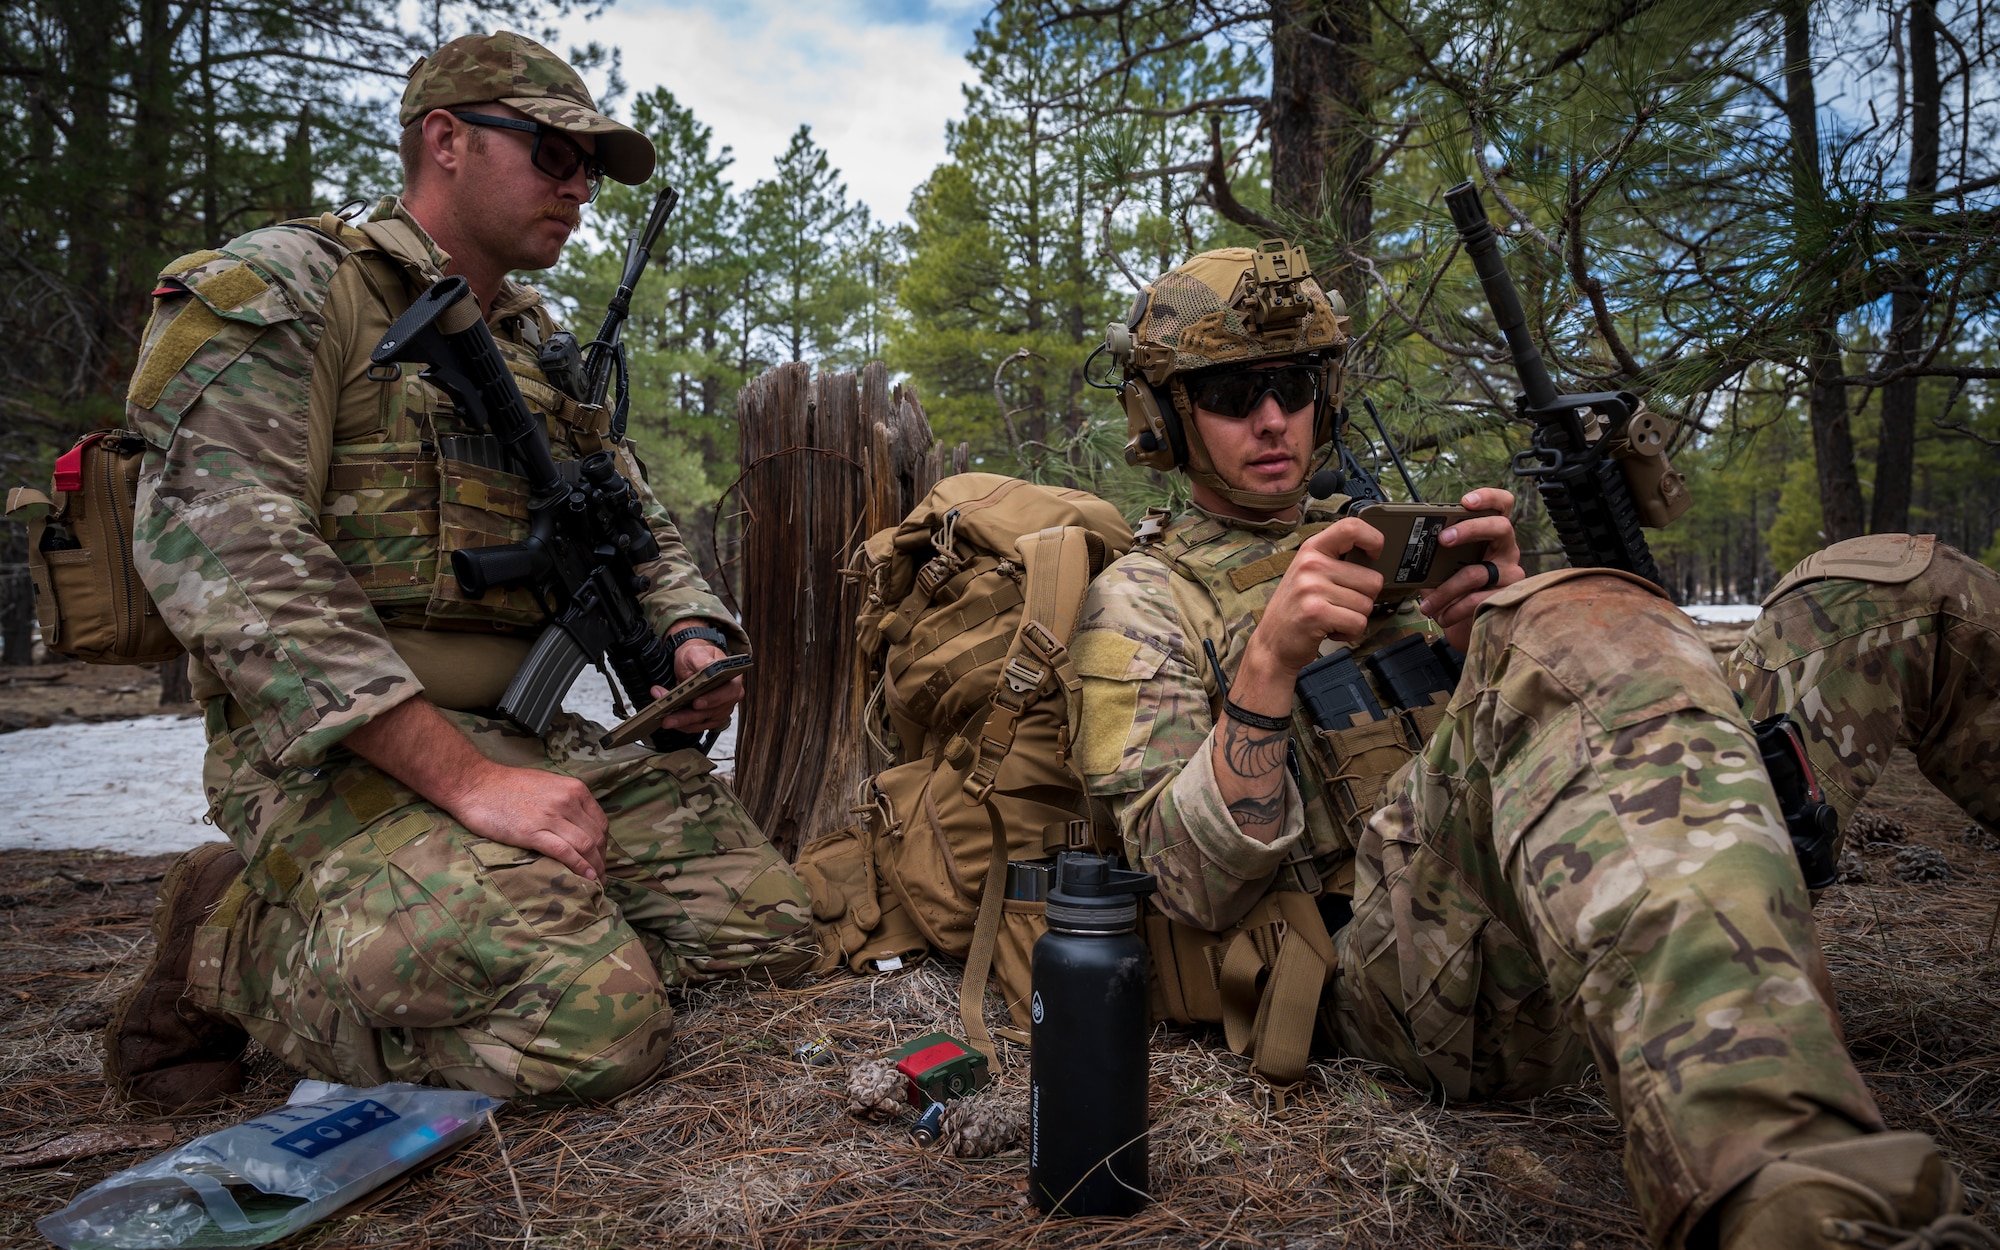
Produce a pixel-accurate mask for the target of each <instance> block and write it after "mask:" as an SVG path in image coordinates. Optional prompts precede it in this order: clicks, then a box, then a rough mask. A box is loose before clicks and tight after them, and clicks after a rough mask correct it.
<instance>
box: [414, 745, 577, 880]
mask: <svg viewBox="0 0 2000 1250" xmlns="http://www.w3.org/2000/svg"><path fill="white" fill-rule="evenodd" d="M484 763H485V767H483V768H478V769H475V770H474V776H472V777H469V778H467V784H465V785H464V786H463V787H461V788H459V789H458V791H457V792H456V793H454V794H451V795H449V796H447V797H446V799H445V800H443V801H439V802H438V806H440V807H442V808H444V809H445V810H446V811H448V812H450V813H451V814H452V816H453V817H455V818H456V819H457V820H458V823H460V824H462V825H464V826H465V827H466V828H467V829H470V830H471V831H472V832H474V833H476V834H478V835H479V836H480V837H482V838H490V839H491V840H493V841H495V842H504V843H506V844H507V845H508V846H518V847H520V848H521V849H522V850H524V851H539V852H540V853H542V854H543V855H547V856H549V857H550V858H551V859H557V860H560V861H562V864H563V866H564V867H566V868H568V869H569V870H570V871H571V872H574V873H576V874H578V875H580V876H584V877H588V878H590V879H591V880H593V881H602V880H604V835H605V829H606V827H607V826H608V824H609V821H608V820H607V819H606V817H605V815H604V809H603V808H601V807H599V806H598V805H597V800H596V799H594V798H592V797H591V796H590V788H589V787H588V786H586V785H584V784H583V783H582V782H581V781H578V780H577V779H576V778H574V777H565V776H563V775H562V774H561V773H550V772H543V771H542V770H541V769H538V768H510V767H508V766H507V765H505V764H495V763H493V762H492V761H490V760H487V761H484Z"/></svg>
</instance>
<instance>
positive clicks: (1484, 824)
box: [1071, 500, 1882, 1244]
mask: <svg viewBox="0 0 2000 1250" xmlns="http://www.w3.org/2000/svg"><path fill="white" fill-rule="evenodd" d="M1335 502H1336V503H1337V502H1338V500H1336V501H1335ZM1327 520H1328V517H1327V515H1326V514H1325V513H1323V512H1319V511H1317V510H1314V511H1311V512H1309V513H1308V516H1307V520H1306V523H1305V524H1302V525H1300V526H1298V527H1296V528H1295V527H1293V526H1290V525H1286V524H1282V523H1267V524H1265V525H1261V526H1260V525H1254V524H1251V523H1248V522H1242V521H1236V520H1231V519H1228V518H1223V517H1219V516H1209V515H1205V514H1201V513H1200V512H1199V511H1198V510H1197V511H1196V512H1193V513H1190V514H1188V515H1186V516H1183V517H1182V518H1180V519H1178V520H1177V521H1175V522H1174V523H1173V524H1172V525H1170V526H1169V527H1168V528H1167V530H1166V532H1165V534H1164V535H1163V537H1162V538H1161V539H1160V540H1159V541H1158V542H1156V543H1154V544H1152V545H1151V546H1150V547H1148V548H1142V549H1140V550H1138V551H1135V552H1133V553H1132V554H1130V555H1127V556H1126V557H1124V558H1123V559H1121V560H1119V561H1118V562H1117V563H1116V564H1114V565H1113V566H1112V567H1111V568H1110V570H1108V571H1107V573H1106V574H1105V575H1104V576H1103V577H1101V578H1100V579H1099V580H1098V581H1097V582H1096V583H1095V584H1094V585H1093V586H1092V588H1091V591H1090V596H1089V599H1088V600H1087V601H1086V603H1085V607H1084V615H1083V620H1082V623H1081V625H1080V626H1079V628H1078V631H1077V634H1076V636H1075V640H1074V642H1073V643H1072V648H1071V649H1072V653H1073V655H1075V656H1076V658H1077V668H1078V672H1079V673H1080V674H1081V675H1082V677H1083V692H1082V704H1083V713H1082V722H1081V723H1082V730H1081V733H1080V736H1079V742H1078V757H1077V758H1078V763H1079V766H1080V768H1081V770H1082V771H1083V772H1084V774H1085V780H1086V782H1087V784H1088V786H1089V788H1090V790H1091V792H1092V793H1093V794H1096V795H1098V796H1101V797H1102V798H1103V799H1104V800H1105V801H1106V802H1107V803H1108V804H1109V806H1110V807H1111V809H1112V810H1113V811H1114V812H1115V814H1116V817H1117V820H1118V824H1119V829H1120V832H1121V834H1122V836H1123V839H1124V845H1125V850H1126V853H1127V855H1128V856H1129V857H1131V858H1132V859H1133V860H1134V861H1135V862H1138V863H1142V864H1143V865H1144V866H1145V867H1146V868H1147V870H1148V871H1151V872H1153V873H1154V874H1156V876H1157V877H1158V878H1159V881H1160V893H1159V903H1160V906H1161V907H1162V908H1163V909H1164V910H1165V911H1166V912H1168V913H1169V914H1170V915H1172V916H1173V917H1175V918H1176V919H1178V920H1181V921H1183V922H1185V923H1188V924H1191V925H1194V926H1197V927H1199V928H1203V929H1210V930H1214V929H1220V928H1225V927H1227V926H1229V925H1232V924H1234V923H1236V922H1237V921H1238V920H1240V919H1241V918H1242V917H1243V916H1244V915H1245V913H1246V912H1247V911H1248V910H1249V909H1250V908H1251V907H1252V905H1253V904H1254V903H1256V902H1257V900H1258V899H1259V898H1260V897H1261V896H1263V895H1264V894H1265V893H1266V892H1267V891H1269V890H1272V889H1273V888H1280V889H1282V888H1296V887H1295V886H1292V885H1291V883H1290V881H1289V879H1288V876H1287V875H1286V874H1281V873H1280V867H1281V865H1283V864H1285V862H1286V861H1287V860H1290V859H1295V858H1297V853H1298V849H1299V848H1300V847H1301V846H1304V847H1306V848H1308V849H1309V851H1310V856H1311V860H1312V866H1313V870H1314V871H1313V873H1312V877H1313V878H1316V879H1317V880H1318V881H1319V882H1323V883H1325V886H1326V888H1328V889H1329V890H1331V891H1336V892H1344V891H1346V890H1348V889H1350V888H1351V892H1352V899H1353V903H1352V907H1353V919H1352V921H1351V922H1350V923H1348V924H1346V925H1345V926H1344V927H1342V928H1340V929H1339V930H1338V931H1337V932H1336V933H1335V935H1334V948H1335V954H1336V964H1337V970H1336V972H1335V973H1334V975H1333V977H1332V979H1331V980H1330V981H1329V982H1328V984H1327V988H1326V992H1325V994H1324V995H1323V997H1322V1000H1321V1010H1322V1020H1323V1022H1324V1024H1325V1025H1326V1028H1327V1031H1328V1032H1329V1033H1331V1034H1332V1035H1333V1039H1334V1041H1335V1042H1336V1044H1337V1045H1338V1047H1339V1048H1340V1049H1341V1050H1342V1051H1344V1052H1346V1053H1350V1054H1356V1055H1361V1056H1365V1057H1367V1058H1370V1059H1374V1060H1376V1061H1379V1062H1382V1063H1387V1064H1390V1065H1393V1066H1395V1067H1397V1068H1398V1069H1400V1070H1401V1071H1403V1072H1404V1073H1406V1074H1407V1075H1408V1076H1409V1078H1410V1079H1411V1080H1413V1081H1415V1082H1417V1083H1418V1084H1420V1085H1423V1086H1425V1087H1427V1088H1429V1089H1431V1090H1432V1091H1434V1092H1435V1093H1436V1094H1438V1095H1439V1096H1441V1097H1444V1098H1447V1099H1463V1098H1520V1097H1527V1096H1530V1095H1533V1094H1535V1093H1538V1092H1540V1091H1542V1090H1546V1089H1548V1088H1550V1087H1551V1086H1553V1085H1557V1084H1560V1083H1563V1082H1566V1081H1570V1080H1574V1079H1576V1078H1577V1077H1578V1076H1579V1075H1580V1074H1581V1073H1582V1072H1583V1070H1584V1069H1585V1067H1586V1066H1587V1065H1589V1064H1591V1063H1595V1064H1596V1065H1597V1066H1598V1067H1599V1069H1600V1070H1601V1071H1602V1072H1603V1073H1604V1076H1605V1085H1606V1088H1607V1090H1608V1091H1609V1092H1610V1094H1611V1096H1612V1098H1613V1099H1614V1101H1615V1103H1616V1104H1617V1106H1618V1108H1619V1111H1620V1118H1621V1119H1622V1120H1623V1121H1624V1122H1625V1124H1626V1127H1627V1130H1628V1134H1629V1136H1628V1145H1627V1159H1626V1164H1627V1166H1626V1172H1627V1175H1628V1177H1629V1178H1630V1180H1631V1183H1632V1186H1633V1192H1634V1196H1635V1199H1636V1201H1637V1205H1638V1207H1639V1210H1640V1212H1641V1214H1642V1216H1643V1217H1644V1219H1645V1221H1646V1224H1647V1227H1648V1228H1649V1230H1650V1231H1651V1233H1652V1234H1653V1237H1654V1239H1655V1240H1656V1241H1657V1242H1659V1243H1661V1244H1678V1243H1679V1242H1680V1240H1681V1239H1682V1238H1684V1237H1685V1236H1686V1234H1687V1232H1688V1230H1689V1228H1690V1227H1691V1226H1692V1224H1693V1223H1694V1221H1695V1220H1696V1219H1698V1218H1699V1216H1700V1215H1701V1214H1702V1212H1703V1211H1704V1210H1706V1209H1707V1207H1709V1206H1710V1205H1712V1204H1713V1203H1714V1202H1716V1201H1717V1200H1718V1199H1719V1198H1721V1197H1722V1196H1723V1195H1725V1194H1726V1193H1728V1191H1729V1190H1730V1189H1731V1188H1732V1187H1734V1186H1735V1185H1736V1184H1737V1183H1739V1182H1741V1181H1742V1180H1743V1179H1744V1178H1746V1177H1748V1176H1750V1175H1751V1174H1752V1173H1754V1172H1755V1171H1756V1170H1757V1168H1758V1167H1760V1166H1761V1165H1762V1164H1764V1163H1765V1162H1767V1161H1768V1160H1770V1159H1771V1158H1773V1157H1775V1156H1776V1155H1777V1154H1778V1153H1780V1152H1782V1151H1784V1150H1787V1149H1795V1148H1798V1147H1801V1146H1806V1145H1810V1144H1813V1143H1815V1142H1818V1141H1823V1140H1835V1139H1837V1138H1840V1137H1844V1136H1848V1135H1851V1134H1852V1133H1853V1132H1855V1131H1856V1129H1862V1130H1879V1129H1880V1128H1881V1127H1882V1121H1881V1118H1880V1116H1879V1114H1878V1112H1877V1111H1876V1108H1875V1105H1874V1102H1873V1100H1872V1098H1871V1097H1870V1095H1869V1093H1868V1091H1867V1089H1866V1087H1865V1086H1864V1085H1863V1083H1862V1081H1861V1078H1860V1076H1859V1075H1858V1074H1857V1073H1856V1071H1855V1069H1854V1067H1853V1064H1852V1063H1851V1062H1850V1061H1849V1059H1848V1057H1847V1054H1846V1051H1845V1049H1844V1048H1843V1046H1842V1043H1841V1039H1840V1033H1839V1029H1838V1026H1837V1024H1836V1023H1835V1019H1834V1015H1833V1012H1832V1009H1831V1007H1830V1003H1831V1000H1832V999H1831V993H1830V990H1829V988H1828V984H1827V979H1826V973H1825V967H1824V963H1823V961H1822V959H1821V956H1820V952H1819V948H1818V946H1817V943H1816V939H1815V937H1814V933H1813V928H1812V924H1811V916H1810V901H1809V899H1808V897H1807V894H1806V890H1805V888H1804V884H1803V881H1802V879H1801V877H1800V874H1799V869H1798V865H1797V863H1796V861H1795V859H1794V858H1793V854H1792V850H1791V847H1790V845H1789V843H1788V842H1787V841H1786V838H1785V836H1784V832H1783V824H1782V822H1781V821H1780V820H1779V818H1778V816H1777V814H1776V810H1775V800H1774V798H1773V796H1772V793H1771V788H1770V783H1769V781H1768V780H1767V779H1766V777H1765V775H1764V772H1763V769H1762V767H1761V766H1760V764H1759V763H1758V757H1757V752H1756V748H1755V746H1754V745H1753V743H1752V741H1751V738H1750V735H1749V731H1748V726H1747V723H1746V722H1745V720H1744V717H1743V714H1742V713H1741V712H1740V711H1739V710H1738V709H1737V706H1736V701H1735V699H1734V698H1733V697H1732V696H1731V694H1730V692H1729V690H1728V688H1727V686H1726V685H1725V684H1724V683H1723V681H1722V678H1721V674H1720V673H1719V672H1718V671H1717V669H1716V665H1715V662H1714V660H1713V659H1712V658H1711V656H1710V655H1709V653H1708V651H1707V649H1706V648H1705V646H1704V645H1703V643H1702V642H1701V640H1700V638H1699V637H1698V636H1697V635H1696V633H1695V631H1694V629H1693V628H1692V626H1691V625H1690V624H1689V622H1688V621H1687V619H1686V618H1685V617H1684V616H1682V615H1681V614H1680V613H1679V612H1677V611H1675V610H1674V609H1673V608H1671V607H1670V606H1668V605H1667V604H1665V603H1664V602H1662V601H1661V600H1660V599H1659V598H1658V597H1657V593H1656V592H1654V591H1653V590H1652V589H1651V588H1650V587H1648V586H1646V585H1645V584H1644V583H1640V582H1637V581H1636V579H1631V580H1628V579H1625V578H1624V577H1622V576H1621V575H1613V574H1605V573H1588V572H1585V573H1578V572H1575V571H1564V572H1560V573H1553V574H1544V575H1541V576H1539V577H1534V578H1530V579H1528V580H1527V581H1524V582H1521V583H1518V584H1517V585H1515V586H1512V587H1509V588H1508V589H1507V590H1505V591H1502V592H1500V593H1499V594H1498V595H1496V596H1494V597H1493V599H1491V600H1490V601H1489V602H1488V604H1487V605H1486V606H1485V607H1484V609H1483V610H1482V611H1481V613H1480V616H1479V618H1478V622H1477V624H1476V627H1475V630H1474V633H1473V638H1472V643H1471V651H1470V654H1469V655H1468V656H1467V658H1466V664H1465V675H1464V678H1463V680H1462V681H1461V682H1460V683H1459V685H1458V687H1457V690H1456V691H1455V693H1454V694H1453V695H1452V696H1451V698H1450V701H1449V703H1448V705H1446V706H1445V707H1444V708H1443V712H1442V717H1441V723H1438V725H1437V728H1436V729H1435V730H1434V731H1433V732H1431V733H1430V734H1429V735H1428V741H1427V742H1426V744H1425V746H1424V749H1423V751H1422V753H1421V755H1420V756H1419V757H1417V758H1414V759H1411V760H1410V761H1409V762H1408V763H1406V764H1405V765H1404V766H1403V767H1402V768H1401V769H1400V771H1398V772H1397V773H1396V774H1395V776H1394V777H1393V778H1392V779H1391V780H1390V781H1389V783H1388V787H1387V802H1386V804H1385V805H1384V806H1383V807H1382V808H1381V810H1379V811H1378V812H1376V813H1375V815H1374V817H1373V819H1370V820H1367V821H1366V823H1365V825H1364V826H1362V827H1361V828H1360V830H1359V831H1358V836H1357V837H1355V838H1354V843H1355V844H1354V845H1352V846H1350V845H1349V839H1348V837H1346V836H1344V834H1345V833H1346V831H1347V830H1349V829H1352V828H1353V826H1352V825H1349V824H1344V822H1343V821H1342V819H1341V814H1340V812H1339V811H1337V810H1336V809H1335V807H1334V805H1333V804H1331V803H1330V802H1329V800H1328V794H1329V791H1330V789H1331V788H1332V786H1333V785H1334V784H1336V779H1335V778H1331V777H1329V776H1328V775H1326V771H1325V769H1326V765H1325V763H1324V762H1323V757H1322V755H1321V753H1320V752H1319V751H1318V750H1317V749H1307V748H1308V746H1314V747H1316V744H1315V743H1314V742H1313V734H1314V732H1315V731H1314V730H1313V728H1312V727H1311V726H1310V724H1309V723H1308V722H1307V721H1306V720H1305V719H1304V716H1303V713H1302V712H1301V713H1297V714H1295V716H1294V724H1293V737H1294V741H1295V743H1297V744H1298V745H1299V747H1300V750H1299V752H1298V754H1299V756H1300V757H1301V759H1302V761H1303V762H1304V767H1303V769H1302V770H1301V776H1300V779H1299V784H1297V785H1294V784H1293V783H1291V782H1289V781H1288V782H1287V783H1286V796H1285V804H1286V813H1285V817H1284V822H1283V826H1282V833H1281V834H1280V836H1279V837H1278V838H1277V839H1276V840H1275V841H1274V842H1273V843H1271V844H1270V845H1268V846H1267V845H1264V844H1262V843H1259V842H1257V841H1255V840H1253V839H1251V838H1249V837H1248V836H1246V835H1245V834H1243V833H1242V832H1241V830H1240V829H1239V828H1238V827H1237V825H1236V823H1235V821H1234V820H1233V818H1232V817H1231V816H1230V814H1229V812H1228V810H1227V808H1226V807H1225V805H1224V803H1223V801H1222V799H1221V797H1220V794H1219V791H1218V790H1217V786H1216V782H1215V780H1214V774H1213V769H1212V765H1211V764H1210V760H1211V758H1212V757H1211V752H1212V749H1213V746H1214V743H1213V741H1212V740H1211V739H1212V734H1213V726H1214V723H1215V709H1217V708H1219V706H1220V700H1219V699H1218V698H1217V692H1216V688H1215V685H1214V682H1213V679H1212V677H1210V676H1209V675H1208V674H1207V672H1206V671H1205V670H1206V668H1207V661H1206V659H1205V658H1204V655H1203V650H1202V645H1201V644H1202V639H1203V638H1204V637H1205V638H1207V639H1208V640H1209V641H1211V642H1213V643H1214V644H1215V645H1216V649H1217V651H1218V653H1219V654H1220V655H1221V656H1222V657H1223V667H1224V670H1225V672H1227V673H1230V674H1233V673H1234V670H1235V666H1236V665H1237V663H1238V662H1240V660H1241V657H1242V654H1243V651H1244V648H1245V646H1246V645H1247V643H1248V640H1249V636H1250V633H1251V632H1252V631H1253V630H1254V628H1255V626H1256V622H1257V620H1258V619H1259V618H1260V616H1261V613H1262V610H1263V606H1264V604H1265V603H1266V602H1268V599H1269V596H1270V594H1271V593H1272V592H1273V591H1274V590H1275V589H1276V587H1277V585H1278V578H1279V575H1280V574H1281V572H1282V565H1281V564H1278V565H1274V564H1273V562H1272V561H1271V560H1270V557H1271V555H1272V554H1273V553H1274V552H1277V551H1281V550H1283V549H1285V548H1289V547H1295V546H1296V544H1297V543H1298V541H1299V540H1300V539H1301V538H1302V537H1303V536H1304V535H1305V534H1308V533H1311V532H1315V531H1317V530H1318V529H1320V528H1322V527H1323V526H1324V524H1325V523H1326V522H1327ZM1170 562H1171V563H1170ZM1190 570H1192V571H1194V572H1195V573H1196V574H1198V575H1197V576H1190V575H1189V571H1190ZM1231 572H1235V573H1236V576H1235V577H1234V578H1233V579H1231V578H1229V577H1228V576H1227V575H1228V574H1230V573H1231ZM1215 573H1220V574H1223V575H1224V576H1223V577H1221V578H1220V579H1217V578H1216V577H1214V576H1212V574H1215ZM1259 575H1261V576H1262V578H1263V580H1261V581H1260V580H1258V578H1259ZM1246 583H1247V584H1246ZM1218 586H1229V587H1234V588H1235V589H1236V590H1237V591H1238V594H1237V595H1235V596H1230V595H1228V593H1227V592H1226V591H1224V592H1220V593H1218V591H1217V589H1216V588H1217V587H1218ZM1225 598H1233V599H1234V602H1232V603H1229V604H1226V605H1225V604H1224V603H1223V602H1221V600H1223V599H1225ZM1407 609H1408V605H1405V611H1403V612H1400V613H1398V614H1397V615H1395V616H1392V617H1390V618H1388V619H1384V620H1378V622H1377V623H1376V624H1375V625H1374V627H1373V628H1372V629H1371V631H1370V633H1369V635H1368V636H1367V637H1366V638H1365V639H1363V640H1362V641H1361V643H1360V644H1359V645H1358V646H1357V647H1356V648H1355V650H1356V651H1357V653H1361V654H1365V653H1367V652H1368V651H1371V650H1373V649H1375V648H1377V647H1379V646H1381V645H1383V644H1385V643H1387V642H1390V641H1393V640H1395V639H1396V638H1398V637H1401V636H1403V635H1405V634H1407V633H1409V632H1410V631H1411V630H1412V629H1420V628H1421V629H1429V628H1431V627H1430V626H1428V625H1427V624H1426V623H1423V622H1421V618H1417V617H1415V616H1414V614H1413V613H1410V612H1409V611H1408V610H1407ZM1349 880H1351V882H1352V885H1351V887H1349V886H1347V885H1345V882H1347V881H1349Z"/></svg>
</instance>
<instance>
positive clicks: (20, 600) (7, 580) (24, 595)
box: [0, 564, 35, 666]
mask: <svg viewBox="0 0 2000 1250" xmlns="http://www.w3.org/2000/svg"><path fill="white" fill-rule="evenodd" d="M34 651H35V583H34V581H33V579H31V578H30V577H29V576H28V566H27V565H25V564H5V565H0V664H5V665H10V666H12V665H21V664H31V663H33V662H34V658H35V657H34Z"/></svg>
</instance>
